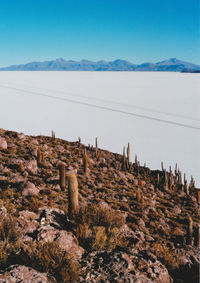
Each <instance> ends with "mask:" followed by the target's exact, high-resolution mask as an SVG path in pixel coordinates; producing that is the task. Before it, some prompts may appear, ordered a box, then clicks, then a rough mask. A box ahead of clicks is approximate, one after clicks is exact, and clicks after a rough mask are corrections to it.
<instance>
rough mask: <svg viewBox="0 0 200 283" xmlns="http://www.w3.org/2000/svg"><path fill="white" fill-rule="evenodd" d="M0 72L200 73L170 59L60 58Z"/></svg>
mask: <svg viewBox="0 0 200 283" xmlns="http://www.w3.org/2000/svg"><path fill="white" fill-rule="evenodd" d="M0 71H168V72H200V66H199V65H196V64H192V63H189V62H185V61H181V60H178V59H176V58H171V59H168V60H165V61H161V62H158V63H143V64H133V63H131V62H128V61H126V60H121V59H117V60H114V61H104V60H101V61H98V62H94V61H88V60H81V61H73V60H64V59H62V58H59V59H56V60H52V61H44V62H31V63H27V64H23V65H12V66H9V67H4V68H0Z"/></svg>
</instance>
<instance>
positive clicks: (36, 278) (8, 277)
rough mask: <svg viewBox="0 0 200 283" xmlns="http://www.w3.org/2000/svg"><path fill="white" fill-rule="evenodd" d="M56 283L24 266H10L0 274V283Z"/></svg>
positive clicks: (45, 275) (43, 274) (52, 279)
mask: <svg viewBox="0 0 200 283" xmlns="http://www.w3.org/2000/svg"><path fill="white" fill-rule="evenodd" d="M12 282H13V283H14V282H21V283H31V282H34V283H56V280H55V279H54V278H53V277H52V276H51V278H50V277H49V276H48V275H47V274H45V273H40V272H38V271H36V270H35V269H33V268H31V267H27V266H24V265H12V266H10V267H9V268H7V269H6V270H4V271H3V272H0V283H12Z"/></svg>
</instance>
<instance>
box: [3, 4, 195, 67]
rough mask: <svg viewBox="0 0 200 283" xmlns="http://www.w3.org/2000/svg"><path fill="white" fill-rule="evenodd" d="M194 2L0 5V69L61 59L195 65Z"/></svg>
mask: <svg viewBox="0 0 200 283" xmlns="http://www.w3.org/2000/svg"><path fill="white" fill-rule="evenodd" d="M199 9H200V8H199V0H0V66H2V67H3V66H7V65H11V64H19V63H26V62H30V61H43V60H51V59H56V58H60V57H63V58H64V59H73V60H80V59H89V60H95V61H96V60H102V59H105V60H115V59H118V58H120V59H126V60H129V61H131V62H133V63H143V62H147V61H148V62H149V61H150V62H157V61H161V60H164V59H167V58H171V57H176V58H178V59H182V60H185V61H190V62H193V63H197V64H200V51H199V49H200V19H199V18H200V10H199Z"/></svg>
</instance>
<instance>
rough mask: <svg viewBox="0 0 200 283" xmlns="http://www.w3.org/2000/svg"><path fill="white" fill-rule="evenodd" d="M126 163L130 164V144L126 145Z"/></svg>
mask: <svg viewBox="0 0 200 283" xmlns="http://www.w3.org/2000/svg"><path fill="white" fill-rule="evenodd" d="M127 162H128V163H129V162H130V143H128V147H127Z"/></svg>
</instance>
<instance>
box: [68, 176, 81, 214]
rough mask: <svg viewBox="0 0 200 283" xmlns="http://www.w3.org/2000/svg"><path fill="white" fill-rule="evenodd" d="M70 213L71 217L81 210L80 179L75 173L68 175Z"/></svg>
mask: <svg viewBox="0 0 200 283" xmlns="http://www.w3.org/2000/svg"><path fill="white" fill-rule="evenodd" d="M68 201H69V204H68V215H69V218H70V219H73V218H74V216H75V215H76V214H77V213H78V212H79V200H78V181H77V178H76V175H75V174H71V175H69V176H68Z"/></svg>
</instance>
